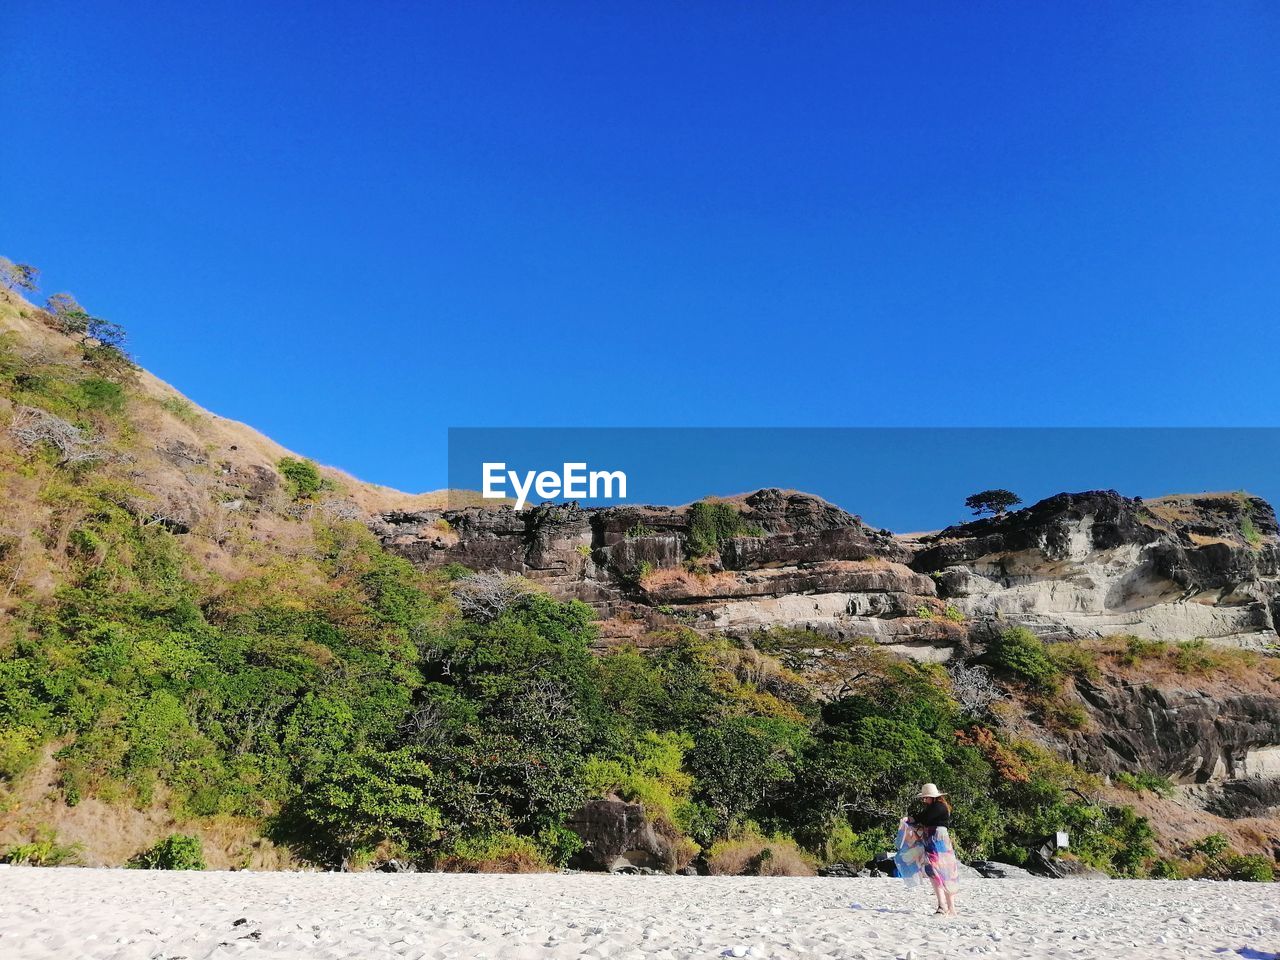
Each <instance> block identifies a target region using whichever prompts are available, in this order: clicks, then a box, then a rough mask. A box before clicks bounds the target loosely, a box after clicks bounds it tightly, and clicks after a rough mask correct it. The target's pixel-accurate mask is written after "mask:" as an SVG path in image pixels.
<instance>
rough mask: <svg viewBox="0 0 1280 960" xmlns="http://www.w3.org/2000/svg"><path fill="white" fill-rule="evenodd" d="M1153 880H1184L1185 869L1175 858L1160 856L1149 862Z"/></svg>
mask: <svg viewBox="0 0 1280 960" xmlns="http://www.w3.org/2000/svg"><path fill="white" fill-rule="evenodd" d="M1151 878H1152V879H1153V880H1185V879H1186V871H1185V870H1184V869H1183V867H1182V866H1181V865H1180V864H1179V863H1178V862H1177V861H1176V860H1168V859H1166V858H1164V857H1160V858H1159V859H1157V860H1156V861H1155V862H1153V863H1152V864H1151Z"/></svg>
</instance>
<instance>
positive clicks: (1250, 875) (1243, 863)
mask: <svg viewBox="0 0 1280 960" xmlns="http://www.w3.org/2000/svg"><path fill="white" fill-rule="evenodd" d="M1226 873H1227V877H1228V879H1231V880H1246V881H1249V882H1252V883H1271V882H1272V881H1274V880H1275V878H1276V868H1275V865H1274V864H1273V863H1272V862H1271V861H1270V860H1268V859H1267V858H1266V857H1264V856H1261V855H1260V854H1247V855H1246V854H1240V855H1237V856H1233V857H1228V858H1227V861H1226Z"/></svg>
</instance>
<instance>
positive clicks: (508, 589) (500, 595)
mask: <svg viewBox="0 0 1280 960" xmlns="http://www.w3.org/2000/svg"><path fill="white" fill-rule="evenodd" d="M528 592H529V589H528V587H527V586H526V585H525V583H524V581H522V580H521V579H520V578H519V577H510V576H507V575H506V574H502V573H497V572H496V571H495V572H493V573H473V574H472V575H471V576H469V577H464V578H463V579H461V580H459V581H458V582H457V584H456V585H455V586H454V588H453V598H454V599H455V600H456V601H457V602H458V609H459V610H461V611H462V615H463V616H464V617H466V618H467V619H469V620H476V621H479V622H480V623H489V622H491V621H493V620H497V619H498V617H500V616H502V615H503V614H504V613H506V612H507V611H508V610H510V609H511V607H512V606H514V605H515V603H516V602H517V601H518V600H520V599H521V598H522V597H524V596H525V595H526V594H528Z"/></svg>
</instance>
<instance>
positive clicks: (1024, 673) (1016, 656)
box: [987, 627, 1061, 693]
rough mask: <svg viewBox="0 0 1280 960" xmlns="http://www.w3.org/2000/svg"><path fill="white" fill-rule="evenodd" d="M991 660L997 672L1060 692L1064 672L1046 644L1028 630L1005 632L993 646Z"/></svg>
mask: <svg viewBox="0 0 1280 960" xmlns="http://www.w3.org/2000/svg"><path fill="white" fill-rule="evenodd" d="M987 659H988V660H989V661H990V663H991V665H992V666H993V667H995V669H996V670H998V671H1000V672H1001V673H1004V674H1006V675H1007V676H1011V677H1013V678H1015V679H1017V680H1021V681H1023V682H1025V683H1027V684H1028V685H1029V686H1031V687H1033V688H1034V689H1036V690H1040V691H1042V692H1045V693H1051V692H1054V691H1056V690H1057V689H1058V686H1059V683H1060V682H1061V671H1060V670H1059V669H1058V667H1057V665H1056V664H1054V662H1053V660H1051V659H1050V657H1049V654H1048V652H1047V651H1046V650H1045V645H1044V641H1042V640H1041V639H1040V638H1039V637H1037V636H1036V635H1035V634H1034V633H1032V632H1031V631H1030V630H1028V629H1027V628H1026V627H1013V628H1012V629H1010V630H1006V631H1004V633H1002V634H1000V636H998V637H997V638H996V640H995V642H993V643H992V644H991V647H990V649H989V650H988V651H987Z"/></svg>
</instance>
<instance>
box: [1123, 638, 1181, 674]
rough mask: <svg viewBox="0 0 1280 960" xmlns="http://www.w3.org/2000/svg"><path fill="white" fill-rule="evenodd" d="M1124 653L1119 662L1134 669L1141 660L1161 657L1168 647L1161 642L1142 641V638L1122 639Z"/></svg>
mask: <svg viewBox="0 0 1280 960" xmlns="http://www.w3.org/2000/svg"><path fill="white" fill-rule="evenodd" d="M1123 639H1124V653H1123V654H1121V656H1120V662H1121V663H1123V664H1125V665H1127V666H1130V667H1134V666H1137V665H1138V664H1139V663H1141V662H1142V661H1143V660H1155V659H1158V658H1159V657H1163V656H1164V655H1165V653H1166V652H1167V651H1168V649H1169V645H1168V644H1167V643H1164V642H1163V641H1161V640H1144V639H1143V638H1142V637H1124V638H1123Z"/></svg>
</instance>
